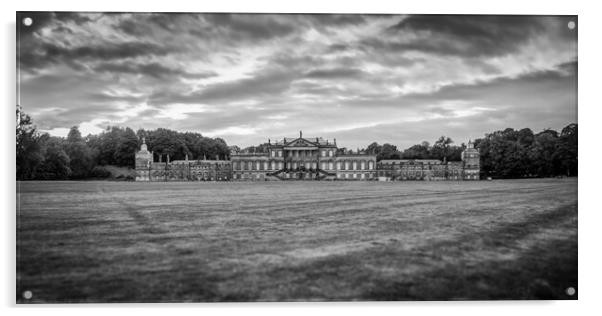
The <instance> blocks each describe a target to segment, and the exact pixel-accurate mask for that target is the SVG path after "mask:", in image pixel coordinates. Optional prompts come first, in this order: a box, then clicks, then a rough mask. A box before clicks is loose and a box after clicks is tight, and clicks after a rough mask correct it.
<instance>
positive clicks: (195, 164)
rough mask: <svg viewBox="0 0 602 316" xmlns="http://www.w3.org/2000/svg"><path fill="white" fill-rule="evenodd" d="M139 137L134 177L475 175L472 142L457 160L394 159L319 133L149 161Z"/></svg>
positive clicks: (150, 155)
mask: <svg viewBox="0 0 602 316" xmlns="http://www.w3.org/2000/svg"><path fill="white" fill-rule="evenodd" d="M154 160H155V159H154V155H153V153H152V152H150V151H148V148H147V145H146V143H145V141H144V139H143V142H142V146H141V148H140V151H138V152H137V153H136V181H230V180H235V181H244V180H246V181H250V180H254V181H280V180H380V181H391V180H479V172H480V158H479V152H478V150H477V149H475V148H474V146H473V144H472V142H469V143H468V148H466V150H465V151H464V152H462V161H449V162H448V161H445V160H444V161H440V160H432V159H400V160H392V159H391V160H381V161H378V162H377V161H376V155H373V154H370V153H366V152H364V151H356V152H351V151H339V150H338V147H337V143H336V139H334V141H332V142H331V141H329V140H325V139H323V138H321V137H314V138H311V137H310V138H304V137H303V134H302V132H299V137H297V138H283V139H282V140H279V141H276V142H272V141H271V140H268V146H267V151H265V152H261V153H250V152H232V153H231V154H230V157H229V159H226V160H219V159H216V160H210V159H207V158H206V157H203V159H197V160H194V159H190V160H189V159H188V156H187V157H186V159H185V160H174V161H170V160H169V156H167V160H166V161H165V162H162V156H161V155H160V156H159V161H158V162H155V161H154Z"/></svg>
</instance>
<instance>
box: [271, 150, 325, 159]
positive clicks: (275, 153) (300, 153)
mask: <svg viewBox="0 0 602 316" xmlns="http://www.w3.org/2000/svg"><path fill="white" fill-rule="evenodd" d="M319 152H320V157H332V156H333V155H334V151H333V150H332V149H328V150H320V151H319ZM288 156H289V157H312V156H313V152H312V151H309V150H308V151H304V150H291V151H289V154H288ZM272 157H282V150H273V151H272Z"/></svg>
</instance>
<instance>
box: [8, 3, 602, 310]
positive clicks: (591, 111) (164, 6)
mask: <svg viewBox="0 0 602 316" xmlns="http://www.w3.org/2000/svg"><path fill="white" fill-rule="evenodd" d="M595 2H596V1H576V0H571V1H525V0H503V1H496V2H491V1H476V0H475V1H461V0H454V1H445V0H441V1H379V0H370V1H366V0H354V1H326V0H303V1H275V0H273V1H268V0H250V1H244V0H239V1H233V0H218V1H185V2H184V1H181V2H175V1H164V0H163V1H158V0H151V1H138V2H134V1H123V0H103V1H93V2H86V1H75V0H71V1H57V0H51V1H42V0H39V1H37V0H36V1H32V0H26V1H18V2H16V1H4V2H3V4H2V9H3V10H2V11H1V13H0V14H1V15H2V22H3V24H2V27H3V28H2V32H1V34H2V35H3V36H2V37H3V41H2V47H4V49H2V50H1V54H2V58H1V59H0V60H1V61H2V62H3V64H4V67H2V68H1V69H4V74H3V75H2V76H0V78H1V79H0V80H2V85H0V87H2V96H4V98H5V102H4V105H5V108H3V112H2V114H4V115H2V120H3V122H2V123H3V124H2V132H3V135H2V138H1V139H2V142H3V147H2V148H3V152H2V153H3V154H2V155H0V157H1V158H0V165H1V166H3V167H4V168H3V169H2V171H3V172H2V175H3V181H2V190H1V191H0V192H1V193H2V199H1V200H2V201H3V202H4V203H3V206H4V207H3V208H2V211H3V212H2V215H3V216H2V218H1V220H2V229H1V231H2V232H1V233H0V236H1V238H2V244H1V245H2V246H3V247H2V250H3V251H2V252H3V253H2V255H1V258H2V259H0V262H1V265H2V267H1V269H0V272H1V273H2V278H1V279H2V280H4V282H3V284H2V285H1V286H0V299H1V302H2V304H1V305H0V306H1V308H2V312H3V314H4V315H7V314H8V315H12V314H17V313H19V314H21V313H24V314H34V313H38V312H42V313H44V314H46V315H61V316H66V315H80V314H81V313H82V312H85V313H86V314H88V313H90V314H91V315H104V314H106V313H107V312H110V313H114V312H118V313H131V312H133V310H132V308H134V307H135V308H136V309H138V308H140V309H142V311H141V312H143V313H144V314H145V315H148V314H150V315H162V314H164V313H165V312H166V308H170V309H171V308H175V309H176V310H177V311H176V312H177V313H178V314H180V313H184V314H193V313H194V314H198V313H202V314H206V313H226V314H241V313H244V314H249V313H250V314H260V315H283V314H287V315H289V314H290V315H306V314H314V313H319V314H322V313H324V314H326V313H332V312H335V311H336V312H343V313H345V314H351V315H364V314H366V313H378V314H395V315H397V314H399V313H404V314H406V315H412V314H417V313H420V314H421V315H424V314H426V315H457V314H461V315H483V314H484V313H487V315H488V316H490V315H504V316H507V315H512V314H518V315H522V314H527V313H537V314H540V313H541V314H543V313H545V314H546V315H569V314H574V313H579V314H580V313H584V314H593V313H594V312H596V311H597V312H600V310H601V308H598V306H597V305H598V304H597V303H598V301H597V300H598V296H599V293H601V292H602V291H601V290H600V288H601V285H602V283H601V278H600V273H599V270H600V268H601V265H600V263H601V262H602V261H601V260H600V258H601V256H600V254H599V252H600V249H601V247H600V246H599V241H600V240H602V238H601V237H602V236H600V233H599V232H600V231H601V229H600V228H599V227H598V226H599V225H600V223H602V221H601V220H600V219H601V216H600V214H601V212H602V206H599V205H600V203H597V202H598V200H597V199H595V197H596V194H597V193H598V192H597V191H598V182H599V181H600V180H599V179H601V177H599V175H600V171H599V169H600V168H598V165H599V164H600V162H599V161H598V160H599V159H600V158H602V155H599V154H598V153H600V152H602V151H601V150H599V149H598V148H600V145H599V144H600V140H599V135H601V133H600V131H599V129H598V128H597V127H598V125H597V123H598V120H599V118H600V117H602V116H601V115H600V114H601V113H600V107H601V106H602V104H600V100H599V99H600V93H596V92H598V91H602V89H600V87H599V85H600V83H599V82H600V79H599V77H600V70H601V69H602V67H600V58H602V51H601V49H600V40H599V38H600V33H601V31H602V27H601V25H600V23H599V22H598V21H599V20H600V16H601V13H602V12H600V10H599V7H598V6H596V4H595ZM17 10H19V11H30V10H31V11H145V12H147V11H161V12H174V11H177V12H307V13H311V12H327V13H439V14H452V13H464V14H466V13H471V14H571V15H573V14H577V15H579V18H578V31H579V93H578V96H579V121H578V123H579V126H580V135H581V137H580V140H579V143H580V148H579V158H580V159H579V160H580V166H579V169H580V171H581V176H580V178H579V213H580V215H579V287H578V291H579V301H529V302H524V301H494V302H385V303H372V302H359V303H253V304H223V303H219V304H148V305H144V304H104V305H102V304H91V305H69V306H66V305H59V306H57V305H53V306H33V307H32V306H16V305H15V304H14V302H15V262H14V258H15V180H14V179H15V178H14V175H15V158H14V157H15V145H14V118H15V112H14V110H15V108H14V105H15V103H16V97H15V76H16V74H15V11H17ZM90 307H94V309H90ZM82 308H86V309H87V310H85V311H83V310H81V309H82Z"/></svg>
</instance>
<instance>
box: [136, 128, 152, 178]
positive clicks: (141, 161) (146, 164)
mask: <svg viewBox="0 0 602 316" xmlns="http://www.w3.org/2000/svg"><path fill="white" fill-rule="evenodd" d="M152 162H153V153H152V152H150V151H148V148H147V147H146V140H145V139H144V137H142V145H141V146H140V151H138V152H137V153H136V181H150V167H151V163H152Z"/></svg>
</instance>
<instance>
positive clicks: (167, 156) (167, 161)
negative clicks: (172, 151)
mask: <svg viewBox="0 0 602 316" xmlns="http://www.w3.org/2000/svg"><path fill="white" fill-rule="evenodd" d="M167 163H169V154H167Z"/></svg>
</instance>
